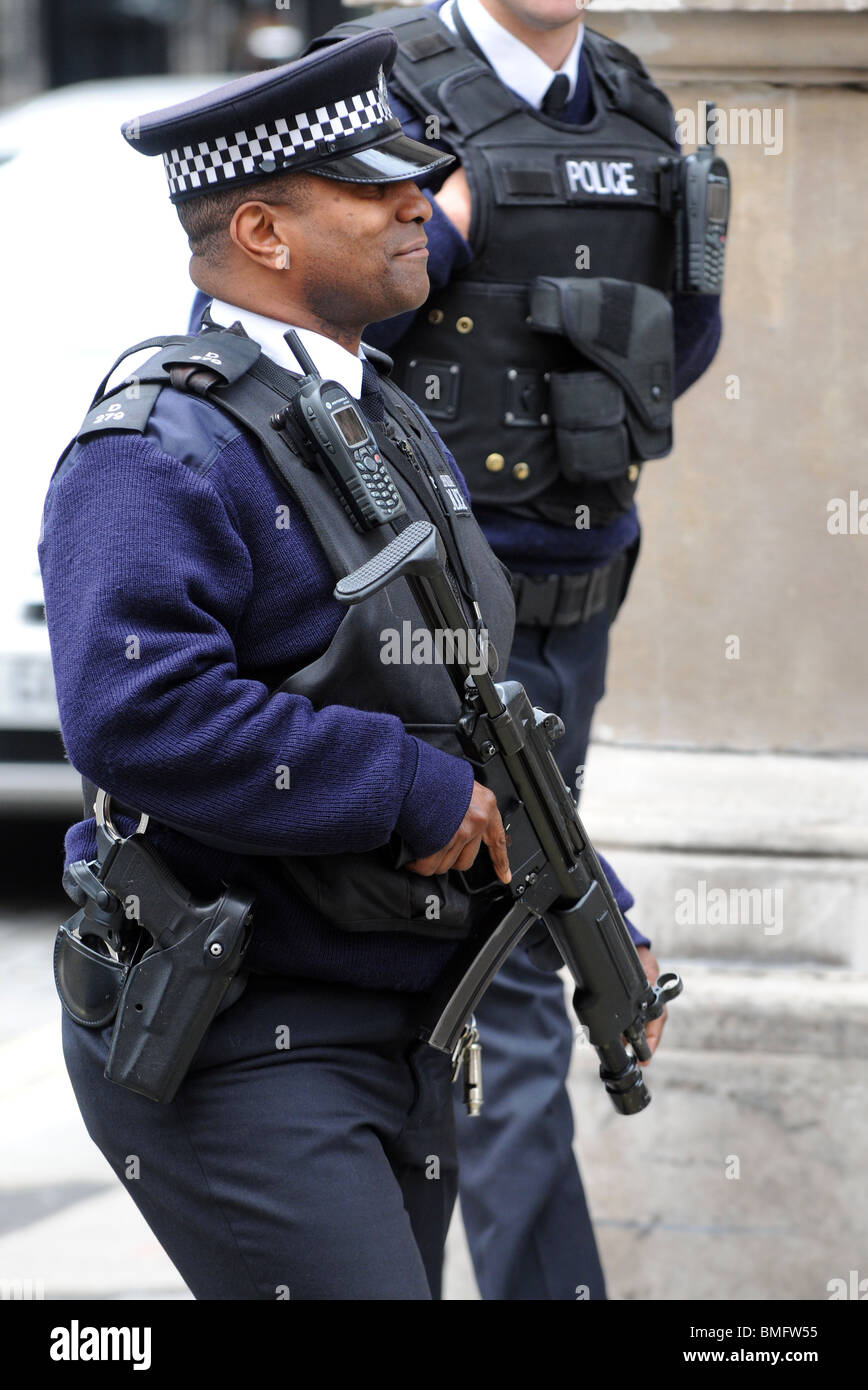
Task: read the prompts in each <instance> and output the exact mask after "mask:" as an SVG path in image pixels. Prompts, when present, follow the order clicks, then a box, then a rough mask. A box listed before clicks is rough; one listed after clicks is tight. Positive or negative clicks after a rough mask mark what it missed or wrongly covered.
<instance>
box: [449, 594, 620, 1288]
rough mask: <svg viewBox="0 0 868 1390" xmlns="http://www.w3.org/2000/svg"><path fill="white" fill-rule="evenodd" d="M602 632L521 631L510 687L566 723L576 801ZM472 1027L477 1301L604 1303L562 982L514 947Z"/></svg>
mask: <svg viewBox="0 0 868 1390" xmlns="http://www.w3.org/2000/svg"><path fill="white" fill-rule="evenodd" d="M609 624H610V619H609V614H608V613H607V612H602V613H599V614H597V615H596V617H594V618H592V619H591V621H590V622H587V623H581V624H578V625H576V626H575V627H567V628H531V627H519V628H517V629H516V636H515V642H514V645H513V649H512V659H511V661H510V664H509V670H508V672H507V675H508V676H509V677H510V678H511V679H513V680H518V681H521V683H522V684H523V685H524V686H525V687H526V689H527V691H528V693H529V695H530V697H531V699H532V701H533V703H534V704H535V705H537V706H538V707H539V708H541V709H544V710H546V711H547V712H554V713H557V714H559V715H560V716H561V718H562V719H563V721H564V724H565V727H566V732H565V734H564V737H563V738H562V739H561V740H560V742H559V743H557V744H556V745H555V750H554V751H555V756H556V758H557V761H558V765H559V767H560V769H561V773H562V776H563V778H564V781H565V782H566V784H567V786H568V787H569V788H570V789H571V790H573V791H575V790H576V769H577V768H578V767H581V766H583V765H584V761H585V754H586V750H587V745H588V737H589V733H590V726H591V718H592V716H593V713H594V708H595V706H596V704H597V702H598V701H599V700H600V698H601V697H602V695H603V693H604V688H605V671H606V658H607V655H608V650H609ZM476 1018H477V1023H478V1025H479V1029H480V1034H481V1041H482V1046H483V1086H484V1093H485V1104H484V1105H483V1108H482V1112H481V1114H480V1115H478V1116H473V1117H469V1116H467V1115H466V1114H465V1113H464V1110H463V1107H461V1106H460V1105H459V1104H457V1103H456V1118H457V1132H458V1153H459V1162H460V1193H461V1211H462V1215H463V1217H464V1225H465V1228H466V1231H467V1240H468V1244H469V1246H470V1253H471V1256H472V1259H473V1265H474V1268H475V1271H476V1278H477V1282H478V1284H479V1288H480V1292H481V1293H482V1297H483V1298H485V1299H576V1298H588V1297H590V1298H592V1299H603V1298H605V1297H606V1288H605V1281H604V1278H603V1271H602V1267H601V1265H600V1258H599V1254H598V1252H597V1244H596V1241H595V1239H594V1231H593V1227H592V1225H591V1218H590V1215H589V1212H588V1204H587V1200H586V1198H585V1193H584V1189H583V1187H582V1180H581V1177H580V1175H579V1169H578V1166H577V1163H576V1159H575V1157H574V1155H573V1147H572V1144H573V1116H572V1109H571V1106H570V1100H569V1096H568V1095H567V1091H566V1087H565V1081H566V1075H567V1071H568V1069H569V1064H570V1054H571V1051H572V1042H573V1024H572V1023H571V1022H570V1019H569V1017H568V1015H567V1011H566V1006H565V1003H564V990H563V985H562V983H561V980H560V978H559V977H558V975H556V974H552V973H550V972H547V971H543V970H539V969H537V967H536V966H535V965H532V964H531V962H530V960H529V959H528V956H527V953H526V951H524V950H523V949H522V947H520V946H519V947H518V949H517V950H515V951H514V952H513V953H512V956H511V957H510V958H509V960H508V961H507V963H506V965H504V966H503V968H502V969H501V970H500V972H499V974H498V975H497V976H496V978H495V980H494V981H493V983H492V984H491V986H490V987H489V989H488V992H487V994H486V995H485V997H484V998H483V1000H482V1003H481V1004H480V1006H479V1008H478V1009H477V1010H476ZM459 1100H460V1096H458V1095H457V1096H456V1102H458V1101H459ZM600 1103H601V1104H603V1103H604V1098H603V1097H602V1096H601V1102H600Z"/></svg>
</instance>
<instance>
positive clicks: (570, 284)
mask: <svg viewBox="0 0 868 1390" xmlns="http://www.w3.org/2000/svg"><path fill="white" fill-rule="evenodd" d="M530 310H531V312H530V321H531V326H532V327H533V328H535V329H536V330H537V331H539V332H543V333H556V334H560V335H562V336H564V337H566V338H568V339H569V341H570V343H571V344H572V345H573V347H574V348H575V349H576V350H577V352H578V353H579V354H580V355H581V360H582V361H583V363H586V364H587V365H586V366H582V367H581V368H577V369H576V370H575V371H570V372H552V374H551V381H550V386H551V416H552V423H553V425H554V429H555V436H556V439H557V446H558V465H559V467H560V470H561V473H562V474H563V476H564V477H565V478H566V479H567V480H568V481H569V482H578V481H580V480H582V479H605V480H609V479H613V478H617V477H619V476H623V475H624V474H625V473H626V472H627V469H628V468H629V467H630V465H631V464H633V463H641V462H643V461H644V460H645V459H648V458H660V457H662V456H663V455H664V454H667V453H669V451H670V449H671V448H672V382H673V327H672V306H671V305H670V303H669V300H668V299H667V298H666V296H665V295H664V294H661V292H660V291H659V290H655V289H651V287H650V286H648V285H634V284H631V283H629V282H627V281H624V280H611V279H606V278H599V279H595V280H592V279H588V280H582V279H577V278H567V279H561V278H558V277H555V276H544V275H541V276H538V277H537V278H536V280H534V282H533V284H532V285H531V293H530Z"/></svg>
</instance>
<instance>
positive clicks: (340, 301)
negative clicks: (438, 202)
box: [287, 177, 431, 326]
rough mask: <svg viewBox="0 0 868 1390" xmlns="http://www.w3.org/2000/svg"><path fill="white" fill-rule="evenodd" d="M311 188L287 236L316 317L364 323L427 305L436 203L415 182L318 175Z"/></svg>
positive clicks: (295, 276) (296, 271) (299, 281)
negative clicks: (429, 230)
mask: <svg viewBox="0 0 868 1390" xmlns="http://www.w3.org/2000/svg"><path fill="white" fill-rule="evenodd" d="M310 187H311V190H312V196H311V197H310V198H309V200H308V201H307V203H306V205H305V206H304V208H303V209H302V210H300V211H299V212H297V213H295V214H294V216H293V226H292V228H291V229H288V231H289V235H288V236H287V241H288V243H289V245H290V246H291V248H292V273H293V279H294V282H295V284H296V285H298V286H299V287H300V288H301V289H302V290H303V293H304V298H305V301H306V303H307V305H308V306H309V307H310V308H311V309H312V310H313V312H314V313H315V314H316V315H317V317H319V318H320V319H322V321H323V322H325V323H329V324H344V325H351V326H356V325H359V326H364V325H365V324H368V323H376V322H378V321H379V320H380V319H387V318H392V317H393V316H394V315H395V314H401V313H404V312H405V311H406V310H408V309H417V308H418V307H419V305H420V304H422V303H424V301H425V299H426V298H427V297H428V290H429V283H428V252H427V250H426V244H427V240H428V238H427V236H426V233H425V229H424V223H425V222H427V221H428V219H429V218H430V216H431V204H430V203H429V202H428V199H427V198H425V197H423V195H422V194H421V193H420V191H419V189H418V188H417V186H416V184H415V183H411V182H409V181H406V182H403V183H383V184H379V183H345V182H343V181H338V180H336V179H328V178H321V177H313V178H311V179H310Z"/></svg>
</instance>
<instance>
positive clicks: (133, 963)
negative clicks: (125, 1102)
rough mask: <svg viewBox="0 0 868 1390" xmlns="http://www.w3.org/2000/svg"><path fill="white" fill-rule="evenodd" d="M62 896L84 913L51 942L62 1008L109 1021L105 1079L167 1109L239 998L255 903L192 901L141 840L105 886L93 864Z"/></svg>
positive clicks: (126, 844) (77, 869) (134, 839)
mask: <svg viewBox="0 0 868 1390" xmlns="http://www.w3.org/2000/svg"><path fill="white" fill-rule="evenodd" d="M64 887H65V888H66V889H67V892H69V894H70V896H71V897H72V898H73V900H74V901H76V902H80V901H82V898H83V899H84V905H83V906H82V907H81V908H80V909H79V911H78V912H76V913H75V914H74V916H73V917H71V918H70V919H69V921H67V922H64V923H63V925H62V926H61V927H60V930H59V931H58V934H57V940H56V943H55V951H54V976H55V981H56V984H57V990H58V994H59V995H60V999H61V1003H62V1004H63V1007H64V1009H65V1010H66V1012H67V1013H68V1014H69V1015H70V1017H71V1018H73V1019H74V1020H75V1022H76V1023H79V1024H83V1025H84V1026H85V1027H88V1028H105V1027H107V1026H108V1025H109V1024H110V1023H111V1022H112V1020H114V1030H113V1032H112V1036H111V1043H110V1047H109V1055H108V1060H107V1062H106V1067H105V1075H106V1077H107V1079H108V1080H109V1081H114V1082H115V1083H116V1084H117V1085H119V1086H125V1087H127V1088H128V1089H129V1090H131V1091H136V1092H137V1093H138V1094H139V1095H142V1096H146V1097H147V1098H148V1099H149V1100H154V1101H160V1102H162V1103H164V1104H167V1103H168V1102H170V1101H171V1100H173V1099H174V1096H175V1094H176V1092H177V1090H178V1087H179V1086H180V1084H181V1082H182V1080H183V1079H184V1076H185V1075H186V1073H187V1071H188V1069H189V1066H190V1063H191V1062H192V1060H193V1057H194V1055H195V1053H196V1050H197V1048H198V1047H199V1045H200V1043H201V1042H202V1039H203V1038H204V1036H205V1033H206V1032H207V1030H208V1028H209V1026H210V1024H211V1023H212V1021H213V1019H214V1017H215V1015H216V1014H217V1013H219V1012H220V1011H221V1009H222V1008H226V1007H228V1004H229V1002H231V1001H232V1000H233V999H234V998H237V997H238V995H239V994H240V993H241V990H242V988H243V985H244V981H245V978H246V977H244V976H243V974H241V973H240V969H239V968H240V965H241V963H242V960H243V957H244V954H245V952H246V950H247V946H248V944H249V941H250V934H251V915H252V908H253V897H252V894H249V893H243V892H242V893H237V892H233V891H232V890H231V889H229V888H227V889H226V890H225V892H224V893H223V894H222V896H221V897H220V898H217V899H215V900H214V901H213V902H208V903H200V902H197V901H196V900H195V899H194V898H193V897H192V896H191V895H190V894H189V893H188V892H187V891H186V889H184V888H183V887H182V885H181V884H180V883H179V882H178V880H177V879H176V878H175V877H174V875H173V874H172V873H171V872H170V871H169V869H168V868H167V867H166V865H165V864H164V863H163V861H162V860H161V859H160V857H159V856H158V855H157V854H156V853H155V852H154V850H153V849H152V848H151V846H150V845H149V844H148V843H147V842H146V841H145V839H144V837H143V836H142V835H138V834H137V835H131V836H130V837H129V838H127V839H125V840H122V841H121V842H120V843H119V844H118V846H117V849H116V850H115V852H114V853H113V855H112V858H111V861H110V864H109V867H108V869H107V870H106V872H105V873H104V874H102V877H100V866H99V865H98V864H97V863H95V862H94V863H93V864H87V863H86V862H85V861H83V860H82V861H79V862H78V863H76V864H73V865H70V867H69V869H68V870H67V873H66V874H65V875H64Z"/></svg>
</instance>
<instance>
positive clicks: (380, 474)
mask: <svg viewBox="0 0 868 1390" xmlns="http://www.w3.org/2000/svg"><path fill="white" fill-rule="evenodd" d="M284 337H285V339H286V341H287V343H288V344H289V346H290V348H291V349H292V351H293V353H294V354H295V357H296V360H297V362H298V364H299V366H300V367H301V369H302V371H303V372H304V377H303V378H302V381H301V386H300V389H299V392H298V394H297V396H296V397H295V399H294V401H293V404H292V406H287V407H286V409H285V410H281V411H278V412H277V414H276V415H273V416H272V419H271V423H272V425H273V426H274V428H275V429H281V428H282V427H283V425H284V424H285V423H286V418H287V416H288V414H290V413H292V412H294V414H295V418H296V421H297V423H298V424H299V425H300V426H301V428H302V430H303V431H304V434H305V438H306V439H307V442H308V443H309V445H310V446H311V447H312V449H313V451H314V453H315V454H316V455H317V458H318V459H319V462H320V463H321V464H322V467H323V470H324V472H325V474H326V477H327V478H328V480H329V482H330V483H331V485H332V488H333V489H334V491H335V493H336V495H337V497H338V499H339V501H340V502H341V503H342V505H343V507H344V509H345V511H346V512H347V513H348V514H349V517H350V520H351V521H352V523H353V525H354V526H355V528H356V530H357V531H372V530H373V529H374V527H375V526H383V525H384V524H385V523H386V522H387V521H392V520H394V518H395V517H396V516H402V515H404V514H405V513H406V511H407V508H406V507H405V506H404V503H403V502H402V500H401V495H400V493H399V492H398V489H397V488H396V487H395V484H394V483H393V481H392V477H391V474H390V473H389V471H388V470H387V468H386V465H385V463H384V462H383V458H382V455H381V454H380V450H379V446H378V444H377V441H376V440H375V439H374V436H373V435H372V433H371V430H370V427H369V425H368V422H367V421H366V419H365V417H364V416H363V415H362V413H361V411H360V410H359V408H358V405H357V403H356V402H355V401H354V400H353V398H352V396H351V395H350V394H349V392H348V391H346V390H345V389H344V387H343V386H341V384H340V382H337V381H324V380H323V378H322V377H321V376H320V374H319V372H318V371H317V369H316V366H315V365H314V363H313V361H312V360H311V358H310V356H309V354H308V353H307V351H306V350H305V347H304V345H303V343H302V341H301V339H300V338H299V336H298V334H297V333H296V331H295V329H294V328H291V329H290V330H289V332H288V333H285V334H284Z"/></svg>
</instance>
